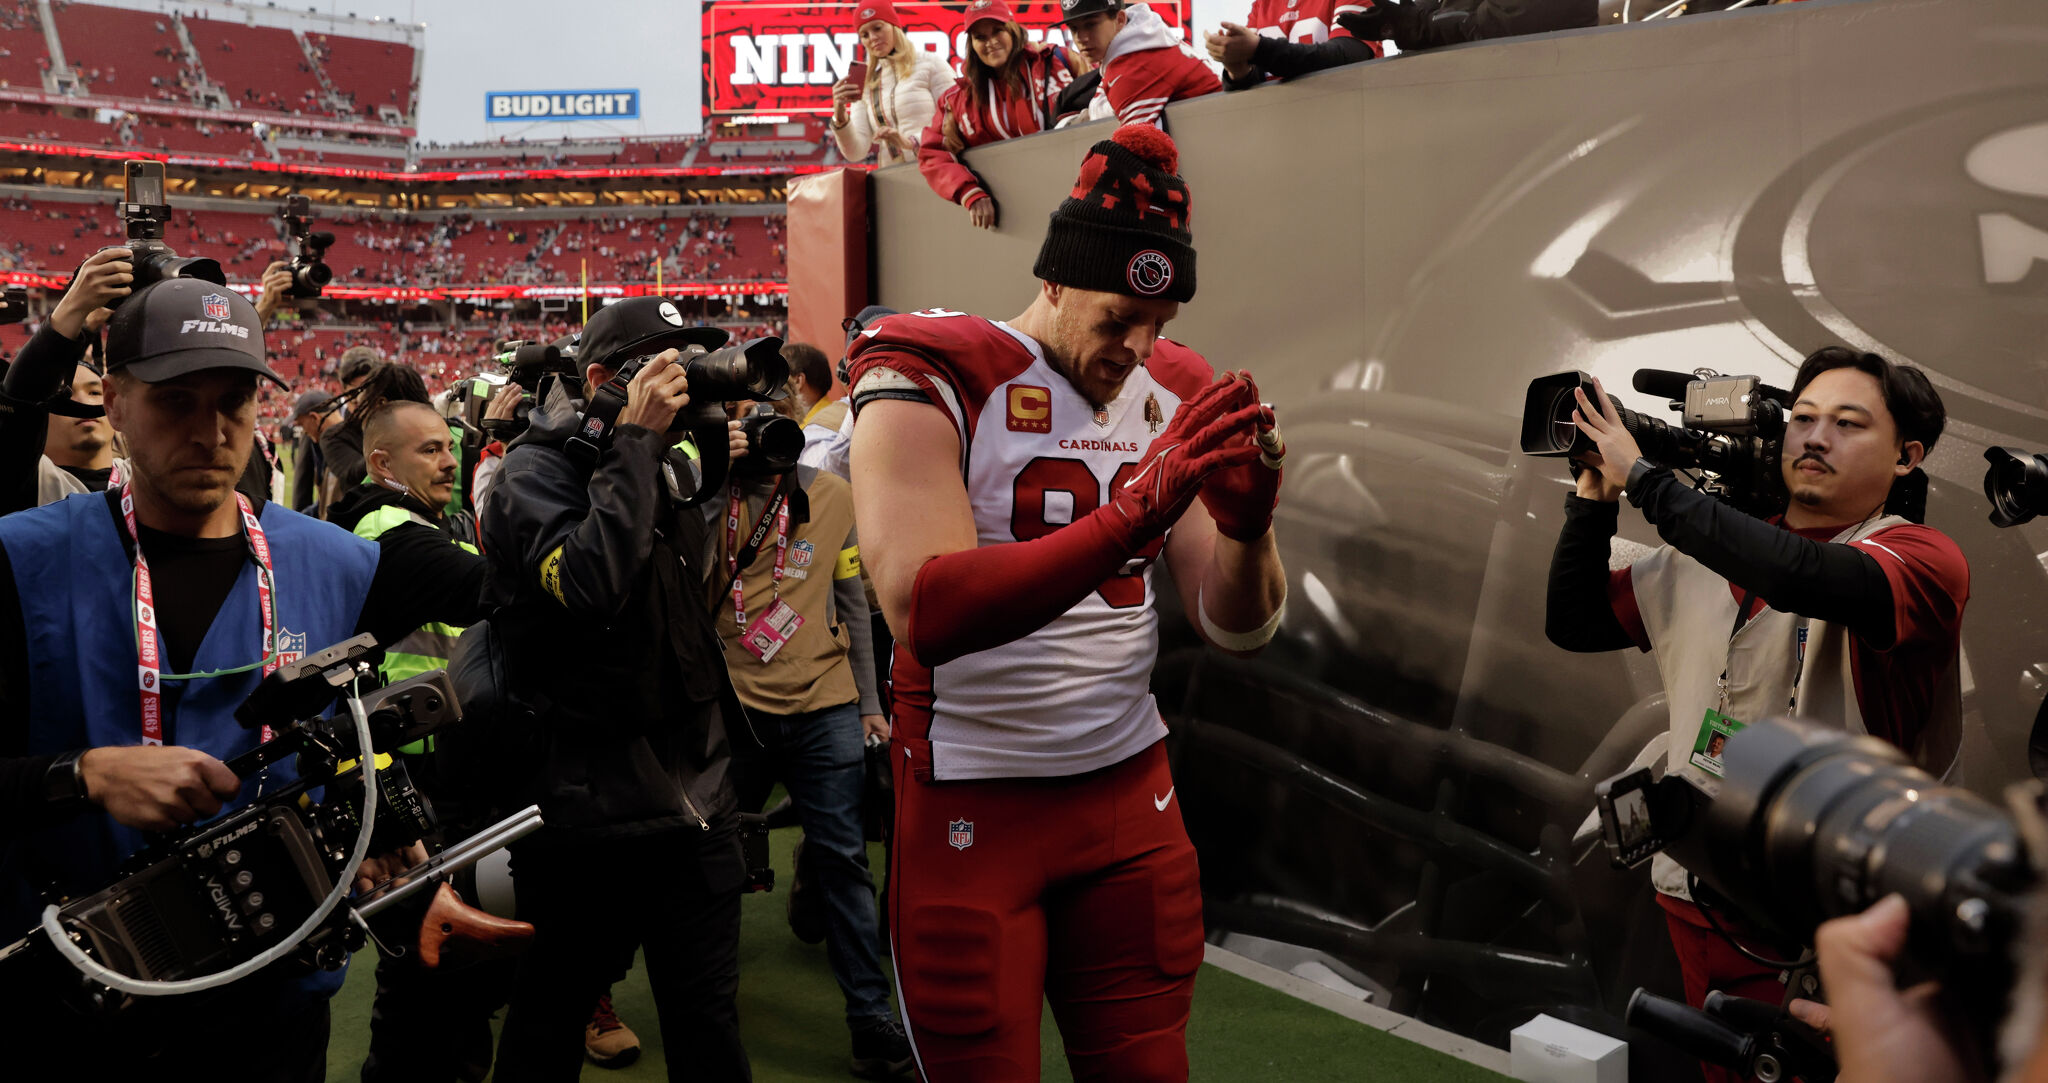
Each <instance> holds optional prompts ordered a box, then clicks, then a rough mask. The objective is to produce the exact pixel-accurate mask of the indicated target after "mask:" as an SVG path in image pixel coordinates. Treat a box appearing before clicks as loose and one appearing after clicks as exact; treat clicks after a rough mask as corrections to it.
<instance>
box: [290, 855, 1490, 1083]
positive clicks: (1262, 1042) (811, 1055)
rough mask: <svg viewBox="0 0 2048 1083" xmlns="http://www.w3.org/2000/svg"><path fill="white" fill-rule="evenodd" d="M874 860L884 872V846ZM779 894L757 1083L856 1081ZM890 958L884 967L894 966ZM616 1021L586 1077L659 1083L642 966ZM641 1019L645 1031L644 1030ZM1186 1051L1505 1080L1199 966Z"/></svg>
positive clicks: (1411, 1075) (1296, 1081) (352, 1018)
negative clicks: (622, 1058)
mask: <svg viewBox="0 0 2048 1083" xmlns="http://www.w3.org/2000/svg"><path fill="white" fill-rule="evenodd" d="M772 840H773V842H772V849H773V852H774V860H775V867H776V878H777V882H778V883H779V884H782V885H786V884H787V883H788V879H789V875H790V873H789V869H790V865H789V860H790V849H791V847H793V846H794V845H795V842H796V832H795V831H794V830H784V831H777V832H775V833H774V835H773V836H772ZM869 860H870V863H871V864H873V866H874V867H876V868H881V867H882V854H881V848H880V847H879V846H877V847H873V848H872V850H871V853H870V855H869ZM785 901H786V896H785V895H784V894H783V893H782V892H781V891H776V892H771V893H768V894H762V895H750V896H748V897H747V899H746V903H745V905H744V907H743V916H742V918H741V929H740V1024H741V1027H742V1029H743V1030H744V1032H745V1035H746V1043H747V1052H748V1055H749V1056H750V1057H751V1058H752V1059H753V1063H754V1078H755V1079H757V1080H760V1081H762V1083H783V1081H800V1080H801V1081H810V1080H821V1081H822V1080H847V1079H851V1078H853V1077H852V1075H851V1074H849V1073H848V1072H847V1071H846V1057H847V1036H846V1024H845V1020H844V1011H845V1002H844V1001H843V1000H841V999H840V996H839V987H838V986H837V985H835V984H834V983H833V981H832V971H831V969H830V968H829V967H828V966H827V965H826V963H825V948H824V946H823V945H817V946H811V945H807V944H803V943H799V942H798V941H797V939H796V938H795V937H793V936H791V935H790V933H789V926H788V924H787V922H786V921H785V920H784V917H783V906H784V903H785ZM358 958H359V961H360V963H362V964H363V965H358V966H353V967H351V968H350V972H349V976H348V984H347V985H346V986H345V987H343V989H342V991H341V993H340V995H339V996H337V997H336V998H335V1002H334V1038H333V1041H332V1042H331V1044H330V1045H329V1047H328V1057H327V1070H328V1078H329V1079H330V1080H333V1081H335V1083H341V1081H344V1080H354V1079H355V1078H356V1075H357V1071H358V1069H359V1068H360V1067H361V1064H362V1055H363V1050H364V1048H365V1047H366V1045H367V1043H368V1041H369V1017H370V997H371V994H372V992H373V990H374V989H375V987H376V982H375V971H374V967H373V966H371V965H369V964H370V962H371V960H370V959H369V958H368V957H367V956H360V957H358ZM887 962H888V960H887V959H886V957H885V958H884V960H883V964H884V965H885V966H886V965H887ZM613 1003H614V1004H615V1006H616V1007H617V1010H618V1013H619V1017H620V1018H621V1019H623V1020H624V1021H625V1022H626V1023H627V1025H629V1026H633V1027H634V1030H635V1032H636V1033H638V1034H639V1035H640V1041H641V1042H642V1044H643V1045H644V1046H645V1050H644V1052H643V1054H642V1056H641V1059H640V1061H639V1063H637V1064H634V1065H632V1066H631V1067H628V1068H624V1069H619V1070H610V1069H604V1068H598V1067H596V1066H594V1065H589V1064H586V1065H585V1066H584V1069H583V1078H584V1079H586V1080H616V1081H619V1083H626V1081H629V1080H635V1081H637V1080H661V1079H666V1078H667V1075H666V1072H665V1070H664V1067H663V1060H662V1050H661V1036H660V1034H659V1033H658V1032H657V1029H656V1027H655V1025H654V1002H653V1000H652V999H651V997H650V995H649V993H648V989H647V980H646V975H645V974H644V973H643V972H642V971H641V970H639V969H637V968H636V969H635V970H634V972H633V973H632V975H631V976H629V977H628V978H627V979H626V980H625V981H624V982H623V983H621V984H620V985H619V986H618V987H617V988H616V989H614V990H613ZM642 1024H644V1025H642ZM1044 1049H1045V1060H1044V1063H1045V1073H1044V1078H1045V1079H1047V1080H1062V1081H1064V1080H1069V1079H1071V1078H1072V1077H1071V1076H1070V1075H1068V1073H1067V1066H1066V1061H1065V1059H1064V1058H1063V1057H1062V1056H1061V1054H1060V1044H1059V1034H1058V1032H1056V1031H1055V1030H1054V1029H1053V1026H1052V1019H1051V1016H1050V1015H1047V1017H1046V1020H1045V1030H1044ZM1188 1055H1189V1059H1190V1060H1191V1061H1192V1062H1193V1076H1194V1078H1195V1079H1197V1080H1215V1081H1226V1080H1227V1081H1233V1083H1234V1081H1240V1080H1287V1081H1289V1083H1317V1081H1321V1080H1332V1081H1334V1080H1359V1079H1386V1080H1400V1081H1402V1083H1468V1081H1469V1083H1497V1081H1499V1080H1501V1079H1503V1078H1505V1077H1503V1076H1500V1075H1497V1074H1495V1073H1493V1072H1489V1071H1486V1070H1485V1069H1483V1068H1477V1067H1474V1066H1473V1065H1470V1064H1467V1063H1465V1062H1464V1061H1461V1060H1457V1059H1455V1058H1452V1057H1447V1056H1444V1055H1442V1054H1440V1053H1436V1052H1434V1051H1432V1050H1428V1049H1425V1048H1423V1047H1421V1046H1419V1045H1416V1044H1414V1043H1412V1042H1408V1041H1404V1040H1402V1039H1400V1038H1395V1037H1393V1036H1391V1035H1388V1034H1385V1033H1382V1032H1381V1031H1377V1030H1373V1029H1372V1028H1370V1027H1366V1026H1363V1025H1361V1024H1358V1023H1355V1022H1353V1021H1351V1020H1349V1019H1345V1018H1343V1017H1342V1016H1339V1015H1337V1014H1335V1013H1333V1012H1329V1011H1325V1010H1323V1009H1322V1008H1319V1007H1316V1006H1314V1005H1310V1004H1305V1003H1303V1002H1301V1001H1299V1000H1296V999H1294V998H1293V997H1289V996H1287V995H1285V994H1282V993H1279V992H1276V991H1274V990H1272V989H1268V988H1266V987H1265V986H1263V985H1260V984H1258V983H1257V982H1253V981H1250V980H1247V979H1245V978H1240V977H1238V976H1237V975H1235V974H1230V973H1227V972H1225V971H1222V970H1218V969H1217V968H1215V967H1213V966H1204V967H1202V973H1201V977H1200V978H1199V979H1198V980H1197V983H1196V985H1195V1008H1194V1018H1193V1020H1192V1021H1191V1022H1190V1023H1189V1025H1188Z"/></svg>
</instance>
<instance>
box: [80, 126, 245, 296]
mask: <svg viewBox="0 0 2048 1083" xmlns="http://www.w3.org/2000/svg"><path fill="white" fill-rule="evenodd" d="M118 213H119V214H120V216H121V220H122V221H123V222H124V223H126V225H127V229H128V242H127V248H128V250H129V251H130V252H133V253H134V256H133V257H132V258H131V259H130V260H129V262H130V263H132V264H134V265H135V272H134V273H135V281H134V283H133V284H132V285H133V287H134V288H133V289H132V290H131V291H130V292H129V293H128V294H127V295H126V296H123V297H116V298H114V299H113V300H112V301H110V302H108V304H109V305H113V306H118V305H119V304H121V302H123V301H125V300H127V299H128V298H129V297H133V296H135V295H136V294H138V293H141V292H142V291H143V289H144V288H146V287H149V286H154V285H156V284H157V283H158V282H161V281H163V280H164V279H167V278H196V279H198V280H200V281H201V282H211V283H213V284H214V285H216V286H225V285H227V284H228V276H227V274H226V273H225V272H223V271H222V270H221V269H220V264H219V263H218V262H216V261H214V260H211V259H208V258H206V257H205V256H180V255H178V254H177V253H176V252H173V251H171V246H170V245H167V244H165V243H164V225H165V224H166V223H168V222H169V221H170V220H171V205H170V203H169V202H167V201H166V197H165V195H164V164H163V163H162V162H144V161H128V162H123V163H121V204H120V207H119V208H118Z"/></svg>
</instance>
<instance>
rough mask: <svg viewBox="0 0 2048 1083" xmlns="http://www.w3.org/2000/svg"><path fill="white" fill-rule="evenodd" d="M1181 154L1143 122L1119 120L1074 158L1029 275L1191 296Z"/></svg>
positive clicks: (1137, 292)
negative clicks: (1077, 168)
mask: <svg viewBox="0 0 2048 1083" xmlns="http://www.w3.org/2000/svg"><path fill="white" fill-rule="evenodd" d="M1179 167H1180V151H1179V149H1178V148H1176V147H1175V146H1174V145H1173V140H1172V139H1171V138H1169V137H1168V136H1167V134H1166V133H1165V132H1162V131H1160V130H1159V129H1157V128H1155V127H1153V126H1151V125H1149V124H1126V125H1124V126H1123V127H1121V128H1118V129H1117V130H1116V134H1114V135H1112V136H1110V137H1109V138H1108V139H1105V140H1103V141H1102V142H1100V143H1097V144H1095V146H1093V147H1091V148H1090V149H1089V151H1088V157H1087V158H1085V159H1083V160H1082V162H1081V176H1080V178H1079V179H1078V180H1076V181H1075V182H1074V191H1073V193H1072V194H1071V195H1069V196H1068V197H1067V198H1066V200H1065V201H1064V202H1062V203H1061V204H1060V206H1059V209H1058V210H1056V211H1054V212H1052V224H1051V225H1050V226H1048V227H1047V229H1046V231H1045V244H1044V245H1042V246H1041V247H1040V248H1039V250H1038V262H1037V264H1035V265H1034V266H1033V267H1032V269H1031V273H1032V274H1034V275H1036V276H1037V277H1039V278H1041V279H1044V280H1045V281H1047V282H1056V283H1058V284H1060V285H1062V286H1072V287H1074V288H1075V289H1084V290H1099V291H1102V292H1104V293H1121V294H1124V295H1126V296H1131V297H1159V298H1164V299H1166V300H1169V301H1181V302H1186V301H1190V300H1193V299H1194V296H1195V249H1194V234H1193V233H1192V232H1190V230H1189V228H1188V219H1189V216H1190V214H1191V213H1192V211H1193V204H1192V203H1191V201H1190V197H1189V195H1188V186H1187V182H1186V181H1183V180H1181V179H1180V176H1179V174H1178V173H1177V172H1176V171H1177V170H1178V169H1179Z"/></svg>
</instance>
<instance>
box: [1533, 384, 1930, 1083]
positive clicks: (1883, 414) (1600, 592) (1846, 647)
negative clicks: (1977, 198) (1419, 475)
mask: <svg viewBox="0 0 2048 1083" xmlns="http://www.w3.org/2000/svg"><path fill="white" fill-rule="evenodd" d="M1594 387H1595V391H1596V397H1597V398H1598V401H1599V403H1600V405H1599V406H1598V407H1597V408H1596V407H1595V406H1594V405H1593V404H1592V403H1591V402H1589V401H1588V399H1587V396H1586V395H1585V394H1584V393H1583V392H1582V393H1580V394H1579V410H1578V413H1577V415H1576V421H1577V424H1578V425H1579V428H1580V429H1581V430H1583V431H1584V432H1585V434H1586V435H1587V436H1588V437H1590V438H1591V439H1592V440H1593V441H1594V443H1595V444H1596V446H1597V450H1595V451H1592V452H1589V453H1588V454H1587V455H1585V456H1584V458H1583V460H1582V461H1583V464H1584V466H1585V469H1584V470H1582V471H1581V472H1580V473H1579V476H1578V491H1577V492H1576V493H1575V494H1573V495H1570V496H1567V497H1565V526H1564V531H1563V533H1562V534H1561V536H1560V537H1559V538H1558V544H1557V552H1556V555H1555V556H1554V557H1553V559H1552V561H1551V567H1550V595H1549V602H1548V606H1547V609H1548V612H1547V614H1546V621H1545V623H1546V628H1545V631H1546V633H1547V634H1548V635H1549V637H1550V640H1551V642H1553V643H1555V644H1557V645H1558V646H1560V647H1563V648H1565V649H1566V650H1572V651H1607V650H1618V649H1620V648H1623V647H1627V646H1636V647H1639V648H1641V649H1643V650H1650V649H1652V648H1655V650H1656V659H1657V665H1658V669H1659V671H1660V672H1661V674H1662V675H1663V678H1664V689H1665V694H1666V697H1667V700H1668V704H1669V710H1670V729H1669V732H1668V733H1667V734H1660V735H1659V736H1658V738H1657V739H1656V740H1654V741H1652V742H1651V743H1650V745H1649V746H1648V747H1646V748H1645V749H1644V750H1643V752H1642V753H1641V754H1639V755H1638V756H1637V757H1636V762H1635V763H1634V764H1632V765H1631V768H1630V769H1631V770H1633V769H1635V768H1638V767H1642V766H1646V765H1649V764H1651V763H1653V762H1655V761H1657V760H1662V761H1664V766H1665V768H1666V769H1667V770H1669V771H1673V772H1678V773H1680V774H1682V775H1683V776H1685V777H1686V778H1687V779H1688V780H1690V781H1692V782H1693V783H1695V784H1696V785H1698V786H1699V787H1700V788H1701V789H1703V790H1705V791H1706V792H1708V793H1710V794H1711V793H1713V792H1715V790H1716V789H1718V785H1719V782H1720V778H1719V761H1718V760H1715V759H1712V758H1710V757H1702V756H1696V755H1694V754H1693V750H1694V749H1696V748H1699V747H1700V741H1699V738H1700V737H1701V736H1702V735H1709V738H1708V739H1709V740H1711V739H1712V737H1711V735H1710V734H1719V733H1732V732H1735V731H1737V730H1739V729H1740V728H1741V727H1742V726H1743V725H1744V724H1747V723H1751V722H1755V721H1757V720H1759V719H1762V718H1768V717H1771V716H1774V715H1795V716H1800V717H1806V718H1813V719H1817V720H1823V721H1827V722H1830V723H1833V724H1837V725H1840V726H1842V727H1844V728H1846V729H1848V730H1850V731H1851V732H1856V733H1870V734H1873V735H1875V736H1878V737H1881V738H1883V739H1885V740H1887V741H1890V742H1891V743H1893V744H1895V745H1897V746H1899V747H1900V748H1902V749H1904V750H1905V751H1907V752H1908V753H1910V754H1912V755H1913V756H1914V758H1915V760H1916V761H1917V762H1918V763H1919V764H1920V766H1922V767H1924V768H1926V769H1927V770H1929V771H1931V772H1933V773H1934V774H1936V775H1941V774H1944V773H1945V772H1947V771H1948V770H1949V769H1950V768H1951V766H1952V765H1953V764H1954V763H1955V758H1956V750H1957V747H1958V744H1959V742H1960V738H1961V719H1962V696H1961V691H1960V684H1959V682H1958V680H1957V664H1956V662H1957V654H1958V649H1959V646H1960V643H1961V629H1962V618H1963V605H1964V603H1965V602H1966V601H1967V600H1968V598H1969V594H1970V569H1969V565H1968V564H1967V563H1965V562H1964V560H1963V554H1962V551H1961V550H1960V549H1958V548H1957V547H1956V544H1955V542H1953V541H1951V540H1950V539H1949V538H1948V536H1947V535H1945V534H1943V533H1941V532H1940V531H1939V530H1936V529H1934V528H1933V527H1930V526H1926V525H1923V524H1921V523H1919V522H1917V521H1915V520H1916V519H1917V508H1916V507H1915V505H1916V504H1917V501H1915V500H1911V499H1901V497H1902V496H1909V495H1910V489H1912V488H1917V487H1918V486H1919V485H1922V484H1924V478H1921V477H1917V476H1916V475H1917V472H1918V468H1919V466H1920V464H1921V463H1922V462H1923V461H1924V460H1925V459H1926V457H1927V453H1928V451H1929V450H1931V449H1932V448H1933V447H1934V442H1935V441H1936V440H1937V439H1939V438H1940V436H1941V430H1942V427H1943V424H1944V422H1945V420H1946V414H1945V412H1944V410H1943V407H1942V403H1941V396H1940V395H1938V394H1937V393H1936V392H1935V390H1934V388H1933V386H1932V385H1931V384H1930V383H1929V382H1928V379H1927V377H1926V375H1925V374H1924V373H1922V372H1921V371H1920V370H1919V369H1916V368H1912V367H1909V366H1905V365H1898V364H1893V363H1892V362H1890V361H1887V360H1885V359H1884V358H1881V357H1879V356H1877V355H1876V354H1869V353H1857V352H1855V351H1852V350H1848V349H1844V348H1842V347H1839V346H1830V347H1826V348H1824V349H1820V350H1817V351H1815V352H1814V353H1813V354H1811V355H1810V356H1808V357H1807V358H1806V360H1805V361H1804V362H1803V363H1802V364H1801V365H1800V366H1799V374H1798V376H1797V378H1796V379H1795V381H1794V382H1793V385H1792V399H1793V405H1792V408H1791V410H1790V411H1789V414H1788V417H1787V422H1786V427H1785V437H1784V452H1783V455H1782V458H1781V465H1780V470H1781V474H1782V477H1783V480H1784V485H1785V490H1786V493H1787V496H1788V500H1787V503H1786V505H1785V510H1784V512H1783V514H1782V515H1778V516H1773V517H1771V518H1770V519H1758V518H1755V517H1752V516H1750V515H1746V514H1744V513H1743V512H1741V511H1738V510H1736V509H1735V508H1732V507H1729V506H1728V505H1726V504H1723V503H1721V502H1720V501H1717V500H1715V499H1714V498H1712V497H1710V496H1708V495H1706V494H1703V493H1700V492H1698V491H1696V490H1694V489H1693V488H1692V487H1691V486H1690V485H1689V484H1688V483H1687V481H1686V480H1685V479H1683V478H1680V477H1678V476H1676V475H1674V474H1673V473H1672V472H1671V471H1670V470H1668V469H1666V468H1664V467H1663V466H1661V465H1660V464H1657V463H1653V462H1650V461H1649V460H1646V459H1644V458H1642V452H1641V450H1640V448H1638V446H1637V445H1636V441H1635V438H1634V437H1633V436H1632V435H1630V433H1629V432H1628V430H1627V429H1626V428H1624V427H1623V426H1622V424H1621V419H1620V417H1619V415H1618V414H1617V412H1616V410H1615V408H1614V406H1613V404H1612V403H1611V402H1609V401H1608V399H1607V396H1606V394H1605V392H1604V391H1602V390H1600V388H1599V383H1598V381H1595V383H1594ZM1922 491H1923V492H1924V490H1922ZM1624 492H1626V493H1627V495H1628V500H1629V503H1631V504H1634V505H1635V506H1636V507H1637V508H1640V509H1641V510H1642V512H1643V517H1644V518H1645V519H1647V520H1649V522H1650V523H1651V524H1652V525H1653V526H1655V527H1656V528H1657V532H1658V534H1659V535H1661V536H1662V537H1663V539H1664V541H1665V542H1666V544H1665V545H1664V547H1662V548H1660V549H1658V550H1656V551H1655V552H1652V553H1651V554H1650V555H1648V556H1646V557H1644V558H1642V559H1641V560H1638V561H1636V562H1635V563H1634V564H1632V565H1631V566H1629V567H1627V568H1623V569H1621V570H1619V571H1614V572H1610V571H1609V570H1608V554H1609V542H1610V540H1611V539H1612V538H1613V536H1614V534H1615V530H1616V526H1617V523H1618V515H1619V506H1620V505H1619V498H1620V496H1621V495H1622V494H1623V493H1624ZM1651 880H1652V882H1653V883H1654V884H1655V885H1656V887H1657V890H1658V892H1659V894H1658V898H1657V901H1658V903H1659V904H1660V905H1662V906H1663V907H1664V909H1665V911H1666V918H1667V922H1666V923H1667V924H1668V925H1669V927H1670V931H1671V937H1672V943H1673V946H1674V947H1675V948H1676V949H1677V952H1678V960H1679V965H1680V969H1681V970H1682V971H1683V973H1684V977H1685V992H1686V997H1687V999H1688V1000H1689V1001H1690V1002H1691V1003H1692V1004H1694V1005H1695V1006H1697V1005H1699V1004H1700V1003H1702V1002H1703V1000H1704V999H1705V997H1706V994H1707V992H1708V991H1709V990H1711V989H1719V990H1721V991H1723V992H1726V993H1729V994H1731V995H1734V996H1743V997H1753V998H1757V999H1762V1000H1766V1001H1769V1002H1771V1003H1778V1002H1780V1001H1782V1000H1783V999H1784V997H1785V996H1786V986H1785V985H1784V984H1782V983H1781V982H1780V980H1779V974H1778V972H1777V971H1775V970H1772V969H1770V968H1767V967H1764V966H1762V965H1759V964H1757V963H1753V962H1751V961H1749V960H1748V959H1745V958H1744V957H1743V956H1742V955H1741V954H1740V953H1738V952H1737V951H1736V950H1734V948H1733V947H1732V946H1731V945H1730V944H1729V943H1728V942H1727V941H1726V940H1725V939H1723V938H1722V937H1720V936H1719V935H1717V934H1716V933H1715V932H1714V931H1712V930H1711V929H1710V927H1709V923H1708V922H1707V920H1706V919H1705V917H1704V916H1703V915H1702V914H1701V912H1700V909H1699V907H1698V906H1697V905H1695V904H1694V903H1693V902H1692V901H1691V895H1690V893H1689V892H1688V890H1687V877H1686V873H1685V870H1684V869H1683V868H1682V867H1681V866H1679V865H1678V864H1677V863H1676V862H1674V861H1672V860H1671V859H1670V858H1668V857H1665V856H1663V855H1661V854H1660V855H1658V857H1657V859H1656V863H1655V864H1654V865H1653V866H1652V868H1651ZM1722 922H1723V924H1724V925H1727V924H1728V919H1727V918H1726V917H1723V918H1722ZM1739 935H1740V931H1739V930H1738V936H1739ZM1758 954H1762V953H1758ZM1704 1067H1705V1069H1706V1072H1707V1076H1708V1079H1709V1080H1710V1083H1719V1081H1721V1080H1732V1079H1733V1076H1732V1075H1731V1074H1730V1073H1728V1072H1726V1071H1725V1070H1723V1069H1719V1068H1715V1067H1712V1066H1704Z"/></svg>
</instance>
